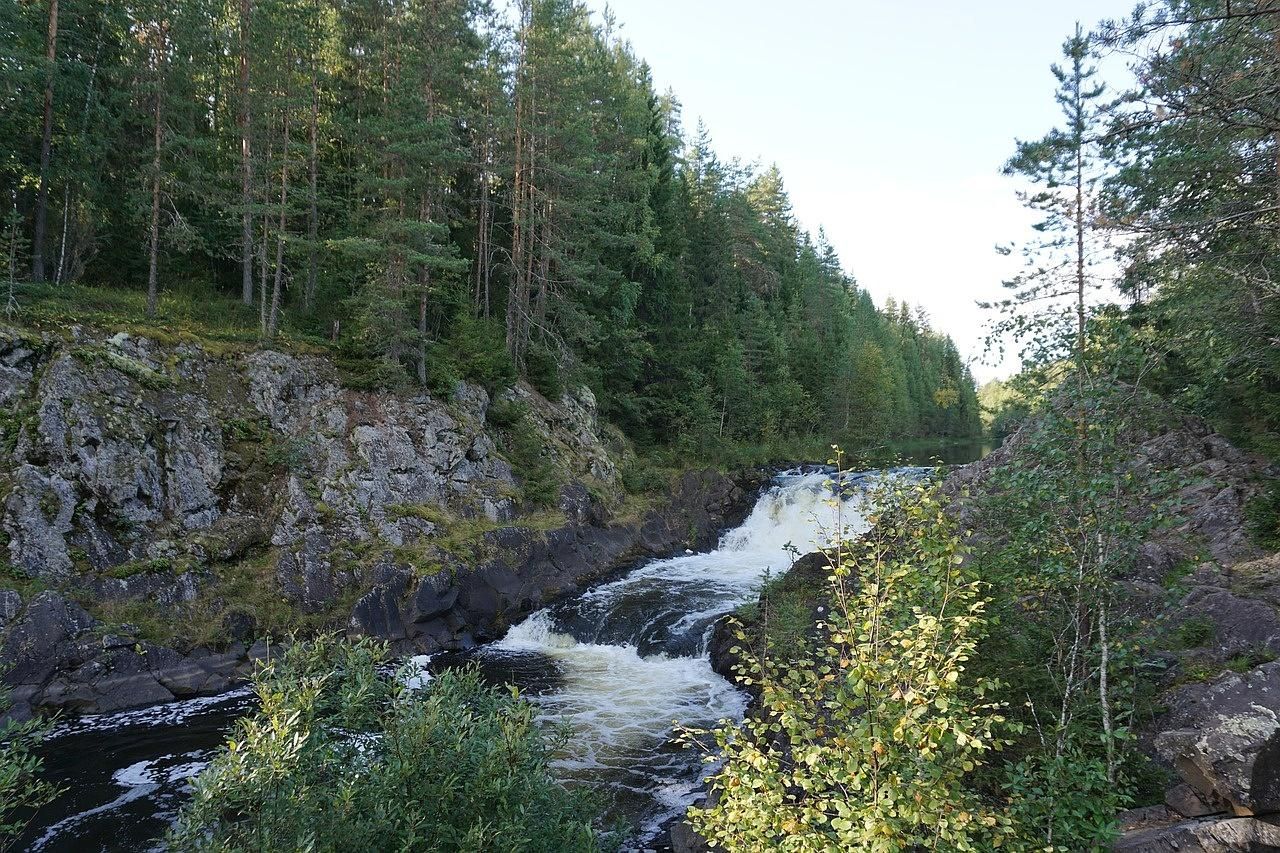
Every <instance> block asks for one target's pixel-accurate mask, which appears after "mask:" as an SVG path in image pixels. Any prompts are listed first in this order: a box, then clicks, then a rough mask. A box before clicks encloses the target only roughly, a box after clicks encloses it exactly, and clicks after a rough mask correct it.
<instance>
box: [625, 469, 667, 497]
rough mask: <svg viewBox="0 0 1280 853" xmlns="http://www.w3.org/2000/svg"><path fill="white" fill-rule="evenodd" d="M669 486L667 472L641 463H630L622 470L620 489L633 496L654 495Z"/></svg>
mask: <svg viewBox="0 0 1280 853" xmlns="http://www.w3.org/2000/svg"><path fill="white" fill-rule="evenodd" d="M669 485H670V479H669V478H668V475H667V472H665V471H663V470H662V469H660V468H657V467H655V466H653V465H648V464H645V463H643V462H639V461H636V462H632V463H630V464H628V465H626V466H624V467H623V469H622V487H623V488H624V489H626V490H627V491H628V492H630V493H631V494H633V495H647V494H655V493H657V492H663V491H666V489H667V487H668V486H669Z"/></svg>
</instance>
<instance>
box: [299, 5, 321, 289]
mask: <svg viewBox="0 0 1280 853" xmlns="http://www.w3.org/2000/svg"><path fill="white" fill-rule="evenodd" d="M312 11H313V13H314V15H315V20H316V22H317V27H318V26H319V23H318V22H319V20H320V3H319V0H317V2H315V3H314V4H313V9H312ZM318 39H319V34H318V33H312V34H311V43H312V44H311V125H310V127H309V128H308V129H307V143H308V144H307V183H308V190H307V191H308V198H307V282H306V285H305V286H304V287H303V289H302V310H303V311H305V312H306V313H307V314H310V313H311V312H312V311H314V310H315V307H316V276H317V274H318V268H319V265H320V207H319V196H318V191H317V185H318V182H319V170H320V162H319V159H320V158H319V139H318V137H319V133H320V129H319V128H320V71H319V61H318V59H317V57H316V42H317V41H318Z"/></svg>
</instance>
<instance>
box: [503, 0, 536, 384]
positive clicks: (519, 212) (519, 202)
mask: <svg viewBox="0 0 1280 853" xmlns="http://www.w3.org/2000/svg"><path fill="white" fill-rule="evenodd" d="M520 19H521V20H520V23H521V27H520V49H519V52H520V59H519V63H520V67H519V68H518V69H517V71H516V127H515V174H514V181H513V185H512V204H511V268H512V280H511V286H510V290H509V292H508V294H507V351H508V352H510V354H511V360H512V361H513V362H515V365H516V369H517V370H521V371H522V370H523V369H524V348H525V341H526V340H527V338H528V317H529V290H530V279H531V278H532V274H533V251H532V248H533V247H532V245H531V240H532V237H533V223H532V222H531V221H530V220H531V219H532V215H533V209H532V205H531V203H530V201H531V198H532V195H531V189H530V175H529V172H530V170H531V169H532V160H533V153H534V152H533V146H532V145H531V144H530V142H529V138H528V137H529V133H530V128H529V127H528V126H527V125H528V124H529V121H530V114H531V113H532V108H531V104H530V102H531V100H532V93H531V92H530V91H529V89H530V88H531V87H532V80H531V76H532V75H531V74H530V68H529V65H530V63H529V56H528V51H529V27H530V26H531V25H532V20H531V9H530V4H529V3H528V0H524V2H522V3H521V8H520Z"/></svg>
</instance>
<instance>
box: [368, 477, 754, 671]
mask: <svg viewBox="0 0 1280 853" xmlns="http://www.w3.org/2000/svg"><path fill="white" fill-rule="evenodd" d="M751 497H752V496H751V494H750V493H749V492H748V491H746V490H745V489H743V488H741V487H740V486H738V485H737V484H735V483H734V482H733V481H732V480H730V479H729V478H727V477H724V476H722V475H720V474H716V473H715V472H702V473H691V474H689V475H688V476H686V477H684V478H683V479H682V480H681V481H680V483H679V484H678V486H677V489H676V491H675V493H674V494H673V495H672V499H671V503H670V504H669V505H668V506H667V507H665V508H664V509H663V510H661V511H656V512H654V513H652V514H650V515H649V516H648V517H647V518H645V519H643V520H642V521H640V522H632V523H627V524H614V525H610V524H590V523H580V522H575V521H572V520H570V522H569V523H567V524H566V525H565V526H563V527H560V528H556V529H553V530H549V531H540V530H534V529H531V528H525V527H520V526H518V525H515V526H509V527H503V528H498V529H496V530H493V531H491V532H489V533H487V534H485V536H484V538H483V542H482V545H483V547H482V549H481V550H482V551H483V552H485V553H487V554H489V555H491V556H489V557H487V558H486V559H484V560H482V561H481V562H479V563H478V564H477V565H474V566H462V565H457V564H451V565H449V566H446V567H445V568H444V569H443V570H441V571H438V572H436V573H434V574H430V575H427V576H425V577H418V576H415V574H414V572H413V571H412V569H411V567H408V566H400V567H395V568H394V569H393V570H392V572H391V573H390V574H389V577H388V579H387V580H385V581H384V582H383V583H381V584H380V585H379V586H377V587H376V588H375V589H373V590H372V591H370V592H369V593H367V594H366V595H365V596H363V597H362V598H361V599H360V600H359V601H358V602H357V603H356V605H355V607H354V608H353V610H352V612H351V617H350V620H349V630H350V631H351V633H353V634H358V635H367V636H375V637H382V638H386V639H391V640H394V641H397V642H398V644H399V646H400V648H402V649H403V650H405V651H417V652H428V653H429V652H434V651H437V650H439V649H441V648H467V647H469V646H470V645H472V644H473V643H476V642H483V641H486V640H492V639H497V638H499V637H501V636H502V634H503V633H505V631H506V629H507V628H508V627H510V625H511V624H512V623H514V622H515V621H517V620H518V619H520V618H522V617H524V616H526V615H528V614H529V613H531V612H533V611H534V610H536V609H538V608H539V607H542V606H544V605H545V604H547V603H549V602H551V601H553V600H554V599H555V598H557V597H559V596H562V595H564V594H566V593H569V592H572V591H573V590H576V589H580V588H581V587H582V586H583V585H585V584H587V583H589V582H590V581H593V580H596V579H598V578H600V577H603V576H604V575H606V574H608V573H609V572H611V571H614V570H616V569H619V568H622V567H623V566H624V565H626V564H627V563H628V562H629V561H631V560H633V559H635V558H637V557H640V556H643V555H666V554H669V553H671V552H673V551H675V550H677V549H679V548H682V547H686V546H688V547H703V546H706V545H709V544H710V543H711V542H712V541H714V538H715V537H716V536H717V535H718V534H719V533H720V531H722V530H723V529H724V528H726V527H728V526H730V525H731V524H733V523H734V522H736V521H738V520H740V519H741V517H743V516H744V515H745V514H746V511H747V509H748V508H749V503H750V500H751ZM582 514H583V515H584V516H585V517H587V518H596V517H598V515H599V511H598V509H596V508H589V507H584V508H583V513H582ZM570 518H572V516H570ZM690 536H692V539H690Z"/></svg>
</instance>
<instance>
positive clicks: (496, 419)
mask: <svg viewBox="0 0 1280 853" xmlns="http://www.w3.org/2000/svg"><path fill="white" fill-rule="evenodd" d="M527 414H529V407H528V406H527V405H525V404H524V402H523V401H521V400H515V399H500V400H494V401H493V402H492V403H491V404H490V405H489V411H488V414H487V415H486V419H487V420H488V421H489V423H491V424H493V425H494V426H496V427H497V428H498V429H509V428H511V427H513V426H515V425H516V424H518V423H520V421H522V420H524V417H525V415H527Z"/></svg>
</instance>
